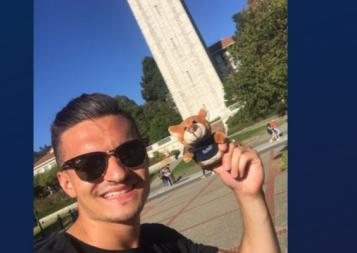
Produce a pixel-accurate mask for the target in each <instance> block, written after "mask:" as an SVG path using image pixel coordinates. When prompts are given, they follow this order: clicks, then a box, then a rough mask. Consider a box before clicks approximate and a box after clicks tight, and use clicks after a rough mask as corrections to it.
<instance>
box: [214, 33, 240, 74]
mask: <svg viewBox="0 0 357 253" xmlns="http://www.w3.org/2000/svg"><path fill="white" fill-rule="evenodd" d="M234 43H235V41H234V40H233V38H232V37H226V38H223V39H221V40H220V41H218V42H216V43H214V44H213V45H211V46H210V47H209V48H208V51H209V53H210V56H211V59H212V61H213V64H214V65H215V66H216V70H217V72H218V74H219V76H220V77H221V78H222V79H223V78H224V77H226V76H227V75H228V74H229V73H231V72H232V71H238V68H239V65H238V60H237V59H234V57H233V56H232V55H231V54H230V53H229V48H230V47H232V46H233V45H234Z"/></svg>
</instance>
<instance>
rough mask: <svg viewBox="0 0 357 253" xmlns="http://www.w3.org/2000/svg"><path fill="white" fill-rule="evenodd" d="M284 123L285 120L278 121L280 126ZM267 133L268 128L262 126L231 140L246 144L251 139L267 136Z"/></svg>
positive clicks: (239, 134) (235, 136)
mask: <svg viewBox="0 0 357 253" xmlns="http://www.w3.org/2000/svg"><path fill="white" fill-rule="evenodd" d="M284 121H285V119H281V120H278V121H277V124H278V126H279V125H281V124H282V123H284ZM265 133H266V134H267V132H266V126H265V125H263V126H260V127H257V128H254V129H251V130H248V131H245V132H243V133H238V134H235V135H233V136H231V139H234V140H236V141H237V142H239V143H244V142H245V141H247V140H249V139H251V138H254V137H257V136H260V135H262V134H265Z"/></svg>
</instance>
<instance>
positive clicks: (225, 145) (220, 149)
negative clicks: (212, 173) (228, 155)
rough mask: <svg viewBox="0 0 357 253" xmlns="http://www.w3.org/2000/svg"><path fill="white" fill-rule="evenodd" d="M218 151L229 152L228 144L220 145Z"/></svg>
mask: <svg viewBox="0 0 357 253" xmlns="http://www.w3.org/2000/svg"><path fill="white" fill-rule="evenodd" d="M218 149H219V151H221V152H222V153H225V152H227V150H228V143H222V144H218Z"/></svg>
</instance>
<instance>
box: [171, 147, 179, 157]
mask: <svg viewBox="0 0 357 253" xmlns="http://www.w3.org/2000/svg"><path fill="white" fill-rule="evenodd" d="M180 153H181V152H180V150H178V149H174V150H172V151H171V152H170V155H172V156H175V159H177V158H178V156H179V155H180Z"/></svg>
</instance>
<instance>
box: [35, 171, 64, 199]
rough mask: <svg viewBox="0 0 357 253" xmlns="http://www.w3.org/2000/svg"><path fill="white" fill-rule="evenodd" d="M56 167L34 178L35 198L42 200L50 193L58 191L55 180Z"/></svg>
mask: <svg viewBox="0 0 357 253" xmlns="http://www.w3.org/2000/svg"><path fill="white" fill-rule="evenodd" d="M57 171H58V167H57V165H56V166H53V167H52V168H51V169H50V170H48V171H46V172H44V173H41V174H37V175H36V176H34V182H33V186H34V196H35V197H37V198H44V197H46V196H48V195H49V194H50V193H51V192H52V193H54V192H57V191H58V190H59V189H60V185H59V183H58V180H57Z"/></svg>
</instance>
